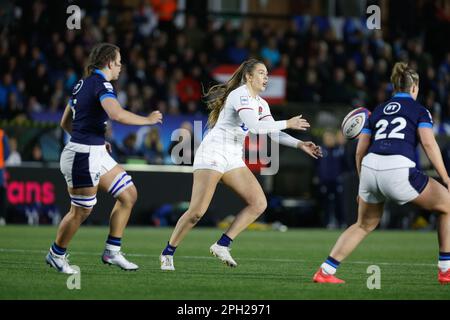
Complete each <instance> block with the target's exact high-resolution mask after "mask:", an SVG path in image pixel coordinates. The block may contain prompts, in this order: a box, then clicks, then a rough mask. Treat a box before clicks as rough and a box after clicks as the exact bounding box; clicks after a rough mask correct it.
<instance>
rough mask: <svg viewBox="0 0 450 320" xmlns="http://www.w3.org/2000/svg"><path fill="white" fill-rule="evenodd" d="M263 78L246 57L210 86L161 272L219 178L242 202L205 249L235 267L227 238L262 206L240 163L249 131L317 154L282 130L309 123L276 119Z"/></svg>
mask: <svg viewBox="0 0 450 320" xmlns="http://www.w3.org/2000/svg"><path fill="white" fill-rule="evenodd" d="M267 82H268V76H267V69H266V66H265V65H264V64H263V63H262V62H260V61H258V60H255V59H250V60H248V61H245V62H244V63H242V64H241V65H240V67H239V68H238V69H237V70H236V71H235V72H234V74H233V75H232V77H231V79H230V80H229V81H228V82H227V83H226V84H223V85H217V86H214V87H212V88H211V89H210V90H209V92H208V93H207V94H206V98H207V104H208V109H210V110H211V111H210V115H209V119H208V123H209V127H210V128H212V129H211V131H210V132H209V133H208V134H207V136H206V137H205V139H204V140H203V141H202V143H201V145H200V146H199V148H198V150H197V152H196V154H195V159H194V181H193V186H192V196H191V202H190V205H189V208H188V210H187V211H186V212H185V213H184V214H183V215H182V216H181V217H180V219H179V220H178V222H177V225H176V226H175V229H174V231H173V233H172V236H171V237H170V240H169V242H168V243H167V246H166V248H165V249H164V250H163V252H162V253H161V255H160V262H161V269H162V270H175V268H174V264H173V254H174V252H175V249H176V247H177V246H178V245H179V244H180V243H181V241H182V240H183V238H184V237H185V236H186V234H187V233H188V232H189V230H191V229H192V228H193V227H194V226H195V224H196V223H197V222H198V221H199V220H200V219H201V218H202V216H203V215H204V213H205V212H206V210H207V209H208V206H209V204H210V202H211V199H212V197H213V195H214V191H215V189H216V186H217V183H218V182H219V181H220V180H222V182H223V183H224V184H225V185H227V186H228V187H230V188H231V189H232V190H233V191H234V192H236V193H237V194H238V195H239V196H240V197H241V198H242V199H243V200H244V201H245V202H246V204H247V206H246V207H245V208H244V209H243V210H242V211H241V212H239V214H238V215H237V216H236V218H235V219H234V221H233V222H232V224H231V226H230V227H229V228H228V230H227V231H226V232H225V233H224V234H222V237H221V238H220V239H219V240H218V241H217V242H216V243H214V244H213V245H212V246H211V247H210V252H211V253H212V254H213V255H214V256H216V257H218V258H219V259H220V260H221V261H222V262H224V263H225V264H227V265H228V266H230V267H236V266H237V263H236V261H234V259H233V258H232V257H231V255H230V244H231V241H233V239H235V238H236V237H237V236H238V235H239V234H240V233H241V232H242V231H243V230H245V229H246V228H247V227H248V226H249V225H250V224H251V223H252V222H253V221H255V220H256V219H257V218H258V217H259V216H260V215H261V214H262V213H263V212H264V210H265V209H266V206H267V202H266V198H265V195H264V192H263V190H262V188H261V186H260V185H259V183H258V180H256V178H255V176H254V175H253V173H252V172H251V171H250V170H249V169H248V168H247V167H246V165H245V163H244V161H243V144H244V139H245V137H246V135H247V134H248V131H251V132H253V133H270V134H279V143H281V144H283V145H286V146H290V147H293V148H299V149H301V150H303V151H304V152H306V153H307V154H309V155H310V156H312V157H314V158H317V157H319V156H321V150H320V147H318V146H316V145H315V144H314V143H312V142H303V141H300V140H297V139H295V138H293V137H291V136H289V135H288V134H286V133H283V132H281V130H284V129H295V130H306V129H307V128H309V124H308V122H307V121H306V120H304V119H302V117H301V116H297V117H293V118H291V119H289V120H287V121H286V120H283V121H275V120H274V119H273V118H272V116H271V113H270V109H269V105H268V104H267V102H266V101H265V100H264V99H262V98H261V97H260V96H259V94H260V93H261V92H262V91H264V90H265V89H266V86H267Z"/></svg>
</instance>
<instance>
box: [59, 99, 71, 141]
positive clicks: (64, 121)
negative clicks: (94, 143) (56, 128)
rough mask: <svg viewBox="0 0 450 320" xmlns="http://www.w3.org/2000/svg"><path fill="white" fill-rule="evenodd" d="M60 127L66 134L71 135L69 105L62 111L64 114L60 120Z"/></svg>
mask: <svg viewBox="0 0 450 320" xmlns="http://www.w3.org/2000/svg"><path fill="white" fill-rule="evenodd" d="M60 126H61V128H63V129H64V131H66V132H67V133H68V134H72V109H71V108H70V105H67V106H66V109H64V113H63V116H62V118H61V123H60Z"/></svg>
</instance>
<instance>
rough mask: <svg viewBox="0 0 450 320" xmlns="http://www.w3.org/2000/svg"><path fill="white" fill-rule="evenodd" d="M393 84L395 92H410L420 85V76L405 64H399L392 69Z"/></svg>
mask: <svg viewBox="0 0 450 320" xmlns="http://www.w3.org/2000/svg"><path fill="white" fill-rule="evenodd" d="M391 82H392V85H393V86H394V91H395V92H409V91H410V90H411V87H412V86H413V85H418V84H419V74H418V73H417V72H416V71H415V70H413V69H411V68H410V67H408V64H406V63H404V62H397V63H396V64H395V65H394V68H393V69H392V75H391Z"/></svg>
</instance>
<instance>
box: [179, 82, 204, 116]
mask: <svg viewBox="0 0 450 320" xmlns="http://www.w3.org/2000/svg"><path fill="white" fill-rule="evenodd" d="M176 88H177V94H178V96H179V98H180V102H181V104H182V105H181V108H182V110H186V109H187V104H188V103H189V102H195V103H197V102H199V101H200V99H201V96H202V92H201V87H200V83H199V82H198V80H196V79H194V78H193V77H192V76H191V75H190V74H185V75H184V76H183V78H182V79H181V80H180V82H178V83H177V86H176Z"/></svg>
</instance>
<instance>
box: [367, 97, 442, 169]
mask: <svg viewBox="0 0 450 320" xmlns="http://www.w3.org/2000/svg"><path fill="white" fill-rule="evenodd" d="M418 128H433V120H432V118H431V114H430V112H429V111H428V110H427V109H426V108H425V107H423V106H422V105H421V104H420V103H418V102H417V101H415V100H414V99H413V98H412V97H411V95H410V94H408V93H397V94H396V95H394V96H393V97H392V99H390V100H388V101H387V102H385V103H383V104H381V105H379V106H377V107H376V108H375V110H374V111H373V112H372V115H371V116H370V117H369V120H368V121H366V123H365V126H364V128H363V130H362V131H361V133H366V134H370V135H371V144H370V147H369V150H368V153H376V154H380V155H402V156H405V157H407V158H408V159H410V160H411V161H413V162H416V157H415V151H416V147H417V144H418V142H419V139H418V136H417V129H418Z"/></svg>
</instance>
